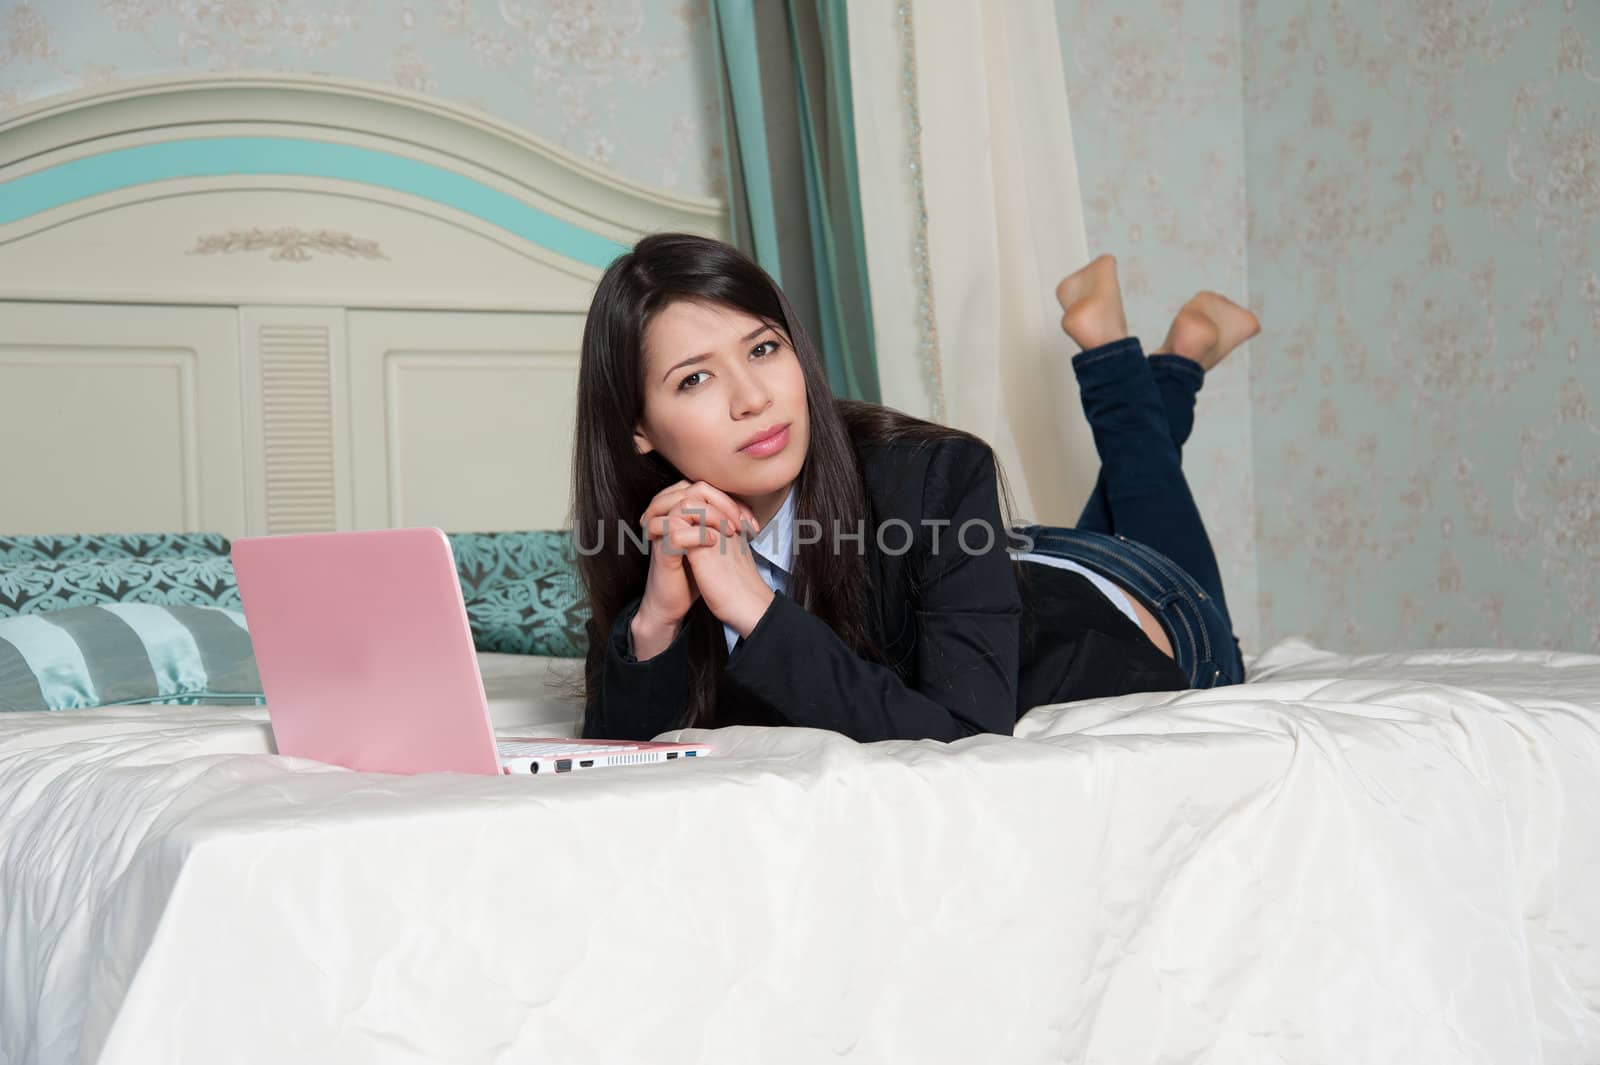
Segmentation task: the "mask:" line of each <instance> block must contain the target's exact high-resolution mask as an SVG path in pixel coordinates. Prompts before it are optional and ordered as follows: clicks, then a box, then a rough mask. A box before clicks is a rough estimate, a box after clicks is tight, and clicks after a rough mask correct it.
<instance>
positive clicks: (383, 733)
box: [233, 529, 711, 773]
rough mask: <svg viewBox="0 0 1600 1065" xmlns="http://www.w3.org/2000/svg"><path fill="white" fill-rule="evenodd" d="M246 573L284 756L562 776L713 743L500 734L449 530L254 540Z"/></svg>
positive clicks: (374, 767) (424, 769)
mask: <svg viewBox="0 0 1600 1065" xmlns="http://www.w3.org/2000/svg"><path fill="white" fill-rule="evenodd" d="M233 568H234V573H235V575H236V576H237V578H238V581H239V594H240V596H241V598H242V599H243V600H244V613H245V621H246V622H247V623H248V624H249V627H250V642H251V645H252V646H253V647H254V649H255V656H256V668H257V670H258V671H259V672H260V674H261V686H262V691H263V692H264V693H265V694H266V697H267V716H268V717H269V718H270V719H271V721H272V734H273V737H274V739H275V740H276V741H277V747H278V753H279V754H286V755H295V756H299V757H302V758H314V759H316V760H317V761H320V762H329V763H332V764H334V765H342V766H348V767H349V768H351V769H360V770H367V771H372V772H380V773H429V772H457V773H544V772H555V773H561V772H567V771H569V770H573V769H590V768H598V767H601V766H613V765H634V764H638V763H641V762H664V761H672V760H674V759H679V758H694V757H697V756H703V755H706V754H709V753H710V751H711V748H710V747H709V746H707V745H705V744H699V743H646V742H634V741H628V740H618V741H609V740H575V739H564V738H545V737H526V738H515V739H502V740H499V741H496V739H495V735H494V730H493V727H492V725H491V722H490V719H489V701H488V699H487V698H486V697H485V695H484V690H483V677H482V675H481V674H480V673H479V672H478V660H477V657H476V655H475V654H474V651H473V646H472V633H471V630H470V629H469V628H468V626H467V610H466V605H465V604H464V603H463V602H462V599H461V585H460V583H459V581H458V579H457V577H456V567H455V559H454V556H453V555H452V554H451V551H450V541H449V540H448V539H446V538H445V535H444V533H443V532H442V531H440V530H439V529H382V530H377V531H374V532H339V533H311V534H306V535H296V536H257V537H247V538H244V539H241V540H236V541H235V542H234V544H233Z"/></svg>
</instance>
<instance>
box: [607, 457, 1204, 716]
mask: <svg viewBox="0 0 1600 1065" xmlns="http://www.w3.org/2000/svg"><path fill="white" fill-rule="evenodd" d="M859 456H860V459H861V470H862V476H863V479H864V481H865V483H866V489H867V500H868V513H867V526H866V530H867V535H866V537H865V539H864V546H863V548H862V550H863V551H864V553H865V556H866V562H867V576H868V582H869V596H868V602H869V616H868V623H869V625H870V626H872V628H873V634H874V636H875V637H876V639H877V642H878V645H879V647H881V648H882V649H883V650H884V652H885V663H886V664H885V663H878V662H874V661H869V660H867V659H865V658H863V657H861V656H860V655H858V654H856V653H855V651H853V650H852V649H851V648H850V647H849V645H847V644H846V643H845V642H844V641H843V640H841V639H840V638H839V637H838V635H837V634H836V633H835V632H834V631H833V629H832V628H830V627H829V626H828V624H827V623H826V622H824V621H822V620H821V619H820V618H818V617H816V616H815V615H813V614H811V613H809V612H808V611H806V610H805V609H804V608H803V607H801V606H800V605H799V603H797V602H796V601H795V600H793V599H791V598H790V597H789V596H788V595H786V594H785V593H783V592H778V593H777V594H776V595H775V596H774V598H773V600H772V603H771V605H770V606H769V607H768V608H767V612H766V613H765V614H763V615H762V616H761V620H760V621H759V622H758V623H757V624H756V626H755V628H754V629H752V630H751V631H750V635H749V636H746V637H744V638H742V639H740V640H739V641H737V642H736V643H735V644H734V647H733V650H732V651H728V650H726V644H725V642H723V641H722V640H720V639H719V640H718V641H717V648H718V651H719V653H721V654H722V655H724V656H725V658H724V662H723V669H722V676H721V681H720V682H719V687H718V690H717V722H716V724H717V725H719V726H721V725H733V724H753V725H804V726H809V727H812V728H825V729H832V730H834V731H837V732H841V733H844V734H845V735H847V736H850V737H853V738H855V739H857V740H860V741H863V742H865V741H870V740H885V739H930V738H931V739H939V740H955V739H960V738H961V737H963V736H970V735H973V734H975V733H981V732H993V733H1003V734H1006V735H1009V734H1010V733H1011V731H1012V728H1013V726H1014V725H1015V723H1016V719H1017V718H1018V717H1020V716H1021V715H1022V714H1023V713H1025V712H1026V711H1027V710H1029V709H1031V708H1032V707H1034V706H1039V705H1042V704H1044V703H1053V702H1066V701H1069V700H1074V699H1085V698H1091V697H1095V696H1101V695H1116V694H1122V693H1125V692H1130V691H1155V690H1160V691H1171V690H1177V689H1180V688H1184V687H1186V686H1187V684H1186V680H1185V678H1184V676H1183V674H1182V672H1181V671H1179V670H1178V668H1177V666H1176V665H1175V664H1174V663H1173V661H1172V660H1171V659H1170V658H1168V657H1167V656H1166V655H1164V654H1163V653H1162V652H1161V651H1160V650H1159V649H1158V648H1157V647H1156V646H1155V645H1154V644H1152V643H1151V642H1150V640H1149V638H1148V637H1146V636H1145V634H1144V633H1143V631H1142V630H1140V628H1139V626H1137V625H1135V624H1134V623H1133V622H1131V621H1129V620H1128V618H1127V617H1126V616H1125V615H1123V614H1122V613H1120V612H1119V611H1118V610H1117V609H1116V608H1115V607H1113V606H1112V605H1111V604H1110V603H1109V602H1108V601H1107V600H1106V599H1105V597H1104V596H1102V595H1101V594H1100V593H1099V592H1098V591H1097V590H1096V589H1095V588H1094V586H1093V585H1092V584H1090V582H1089V581H1088V580H1087V579H1085V578H1084V577H1082V576H1080V575H1078V574H1075V573H1072V572H1070V571H1066V570H1060V569H1056V568H1054V567H1050V566H1043V565H1039V564H1036V563H1027V562H1017V561H1014V560H1012V559H1011V557H1010V556H1009V555H1008V554H1007V552H1006V548H1007V547H1008V546H1012V547H1016V548H1022V547H1025V546H1027V545H1026V544H1025V543H1024V542H1023V541H1021V539H1020V538H1018V537H1017V536H1016V534H1014V533H1013V534H1010V535H1009V537H1008V534H1007V533H1006V531H1005V525H1004V524H1003V522H1002V520H1001V516H1000V506H999V493H998V488H997V484H996V479H995V470H994V453H993V451H992V449H991V448H989V447H988V445H986V444H981V443H978V442H976V441H973V440H966V439H955V440H942V441H937V442H933V443H920V444H918V443H894V444H877V445H869V446H866V447H863V448H861V449H860V451H859ZM894 519H900V521H902V522H904V523H905V525H904V526H900V525H898V524H894V525H888V527H887V529H886V531H885V532H884V533H883V535H882V537H881V539H882V540H883V543H884V544H885V545H887V546H888V547H889V550H887V551H885V550H883V549H881V548H880V545H879V543H878V540H879V539H880V537H879V536H878V533H877V530H878V529H879V528H880V527H884V526H885V525H886V523H891V522H893V520H894ZM969 522H979V523H983V524H981V525H980V524H972V525H967V533H966V537H965V541H964V543H965V545H966V548H967V549H966V550H963V549H961V547H959V546H957V541H956V536H957V531H958V530H960V529H962V528H963V526H964V525H966V523H969ZM985 528H987V529H989V530H993V536H992V537H991V536H990V535H989V534H988V533H986V532H985ZM908 530H909V535H910V536H911V538H912V546H911V548H910V549H909V550H905V551H901V550H900V545H901V544H902V543H904V542H905V539H906V537H907V535H908ZM936 537H937V539H935V538H936ZM986 544H987V549H985V545H986ZM843 549H844V550H856V549H857V548H856V547H855V546H854V544H853V542H846V543H845V546H844V548H843ZM641 598H642V593H641V596H640V597H637V598H635V599H634V600H633V601H632V602H630V603H629V604H628V605H627V606H626V607H625V608H624V609H623V610H622V611H621V612H620V613H619V614H618V615H617V618H616V620H615V622H614V624H613V625H612V627H611V631H610V633H609V639H604V640H596V639H595V636H597V635H599V634H597V633H595V632H593V631H592V629H593V626H592V625H591V633H590V637H591V638H590V644H591V646H590V649H589V653H590V655H591V656H593V655H598V654H603V655H604V659H605V660H604V663H603V668H602V670H601V674H600V677H601V679H600V684H599V686H598V690H597V691H591V692H590V693H589V699H588V705H587V707H586V710H585V714H584V725H583V735H584V736H586V737H597V738H609V739H649V738H650V737H652V736H655V735H658V734H660V733H662V732H666V731H668V730H670V729H674V728H679V727H681V726H682V720H681V718H682V715H683V712H684V710H685V707H686V705H687V701H688V682H689V657H688V640H687V639H686V638H685V633H686V632H687V626H685V627H683V628H681V629H680V630H679V632H678V635H677V637H676V638H675V639H674V641H673V642H672V644H671V645H669V646H668V647H667V648H666V650H664V651H662V652H661V653H659V654H657V655H655V656H654V657H652V658H649V659H646V660H644V661H639V660H638V659H636V658H634V656H633V655H632V654H631V653H630V651H629V647H630V641H629V627H630V625H631V623H632V620H633V616H634V614H635V613H636V612H637V610H638V608H639V603H640V600H641Z"/></svg>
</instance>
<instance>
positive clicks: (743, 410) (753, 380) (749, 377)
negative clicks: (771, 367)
mask: <svg viewBox="0 0 1600 1065" xmlns="http://www.w3.org/2000/svg"><path fill="white" fill-rule="evenodd" d="M733 404H734V413H735V414H739V415H749V414H757V413H760V412H761V411H763V410H766V409H767V408H768V407H770V406H771V405H772V393H771V392H770V391H769V390H768V389H767V387H766V385H764V384H763V383H762V381H761V378H760V377H758V376H757V375H756V374H753V373H751V372H750V371H748V370H746V371H745V372H744V373H743V374H742V375H741V376H740V378H739V382H738V387H737V388H736V389H734V399H733Z"/></svg>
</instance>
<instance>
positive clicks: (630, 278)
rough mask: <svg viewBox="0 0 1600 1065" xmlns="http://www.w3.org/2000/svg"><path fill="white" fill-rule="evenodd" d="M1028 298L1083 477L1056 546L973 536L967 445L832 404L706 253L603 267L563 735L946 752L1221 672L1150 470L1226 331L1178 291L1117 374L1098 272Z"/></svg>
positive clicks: (719, 254)
mask: <svg viewBox="0 0 1600 1065" xmlns="http://www.w3.org/2000/svg"><path fill="white" fill-rule="evenodd" d="M1056 295H1057V297H1058V298H1059V299H1060V301H1061V305H1062V308H1063V310H1064V312H1065V313H1064V314H1063V316H1062V319H1061V324H1062V327H1063V329H1064V330H1065V331H1066V333H1067V335H1068V336H1070V337H1071V338H1072V340H1073V341H1075V342H1076V343H1077V344H1078V345H1079V347H1081V348H1082V349H1083V350H1082V352H1081V353H1080V354H1078V355H1076V356H1074V357H1073V359H1072V365H1073V370H1074V371H1075V373H1076V375H1077V379H1078V384H1079V388H1080V392H1081V395H1082V401H1083V406H1084V411H1085V413H1086V414H1087V415H1088V419H1089V425H1090V427H1091V429H1092V430H1093V433H1094V440H1095V446H1096V449H1097V450H1098V451H1099V453H1100V460H1101V474H1100V479H1099V482H1098V483H1097V484H1096V486H1095V489H1094V492H1093V494H1092V495H1091V497H1090V499H1089V502H1088V505H1087V507H1086V508H1085V510H1084V512H1083V515H1082V517H1081V518H1080V519H1079V521H1078V525H1077V527H1076V528H1071V529H1069V528H1061V527H1053V526H1045V525H1036V524H1028V525H1015V526H1013V525H1010V524H1009V523H1007V522H1003V521H1002V519H1001V514H1000V507H999V492H1000V491H1002V490H1003V489H1004V478H1003V477H1002V476H1000V474H999V471H998V470H997V464H996V461H995V457H994V452H993V451H992V449H991V448H990V447H989V446H988V445H987V444H985V443H984V442H983V441H982V440H980V439H978V438H977V437H975V436H973V435H971V434H969V433H965V432H961V431H959V430H956V429H951V428H948V427H945V426H940V425H937V424H934V423H932V422H927V421H923V420H921V419H918V418H914V417H911V416H909V415H906V414H903V413H901V412H899V411H896V410H894V409H892V408H888V407H883V406H879V405H877V404H871V403H863V402H858V401H854V400H842V399H835V398H834V397H833V395H832V394H831V392H830V391H829V387H828V383H827V378H826V376H825V373H824V370H823V366H822V361H821V359H820V358H819V357H818V354H817V351H816V348H815V347H814V346H813V345H812V343H811V340H810V339H809V337H808V336H807V335H806V332H805V330H804V328H803V327H802V326H801V323H800V322H799V321H798V320H797V319H796V317H795V315H794V312H793V310H792V308H791V307H790V305H789V303H788V300H787V299H786V298H785V297H784V295H783V293H782V292H781V291H780V290H779V288H778V286H777V285H776V284H775V283H774V282H773V281H772V279H771V278H770V277H768V276H767V274H766V273H765V272H763V271H762V270H761V269H760V268H759V267H758V266H757V265H756V264H755V263H753V262H752V261H750V260H749V259H748V258H746V257H745V256H744V255H743V254H741V253H740V252H739V251H737V250H736V249H734V248H732V247H729V246H728V245H726V244H722V243H719V242H716V241H712V240H707V239H704V238H701V237H694V236H687V235H682V234H659V235H655V236H650V237H646V238H645V239H644V240H641V241H640V242H639V243H638V245H637V246H635V248H634V249H633V251H631V252H630V253H628V254H626V255H624V256H622V257H621V258H620V259H618V260H617V261H616V262H615V263H613V264H612V265H611V267H610V269H609V270H607V271H606V274H605V277H604V278H603V279H602V280H601V282H600V285H599V288H598V289H597V290H596V292H595V296H594V302H593V304H592V305H591V307H590V309H589V316H588V322H587V325H586V327H585V330H584V337H583V357H582V365H581V368H580V370H579V384H578V412H577V447H576V452H575V457H574V466H575V469H574V498H575V501H576V506H575V517H576V523H575V534H576V536H577V548H578V552H579V559H578V565H579V570H580V573H581V576H582V579H583V581H584V584H585V587H586V591H587V595H588V601H589V606H590V610H591V615H592V619H591V621H590V623H589V655H588V660H587V664H586V665H587V668H586V676H585V680H586V688H587V696H586V712H585V717H584V726H583V734H584V735H585V736H588V737H600V738H613V739H624V738H626V739H645V738H649V737H651V736H655V735H657V734H659V733H661V732H665V731H668V730H670V729H674V728H682V727H703V728H715V727H720V726H724V725H733V724H756V725H803V726H809V727H813V728H825V729H833V730H836V731H838V732H841V733H844V734H845V735H847V736H851V737H854V738H855V739H857V740H861V741H868V740H884V739H923V738H934V739H940V740H954V739H959V738H960V737H962V736H968V735H972V734H974V733H981V732H995V733H1004V734H1009V733H1010V732H1011V731H1012V727H1013V725H1014V724H1015V722H1016V719H1017V718H1018V717H1019V716H1020V715H1021V714H1022V713H1025V712H1026V711H1027V710H1029V709H1031V708H1032V707H1034V706H1038V705H1042V704H1045V703H1053V702H1065V701H1069V700H1074V699H1085V698H1091V697H1095V696H1103V695H1115V694H1122V693H1126V692H1137V691H1162V690H1177V689H1181V688H1187V687H1212V686H1217V685H1223V684H1235V683H1238V682H1239V681H1241V680H1243V679H1244V670H1243V665H1242V663H1241V660H1240V654H1239V645H1238V641H1237V640H1236V639H1235V638H1234V636H1233V633H1232V628H1231V624H1230V622H1229V619H1228V610H1227V605H1226V602H1225V600H1224V598H1223V593H1222V583H1221V578H1220V576H1219V574H1218V570H1217V563H1216V559H1215V557H1214V556H1213V554H1212V550H1211V545H1210V542H1209V541H1208V540H1207V538H1206V532H1205V528H1204V526H1203V525H1202V523H1201V519H1200V514H1199V511H1198V510H1197V509H1196V507H1195V504H1194V500H1193V498H1192V497H1191V495H1190V492H1189V487H1188V484H1187V483H1186V481H1185V479H1184V475H1183V470H1182V468H1181V467H1180V465H1179V459H1180V449H1181V448H1182V446H1183V443H1184V441H1185V440H1186V439H1187V438H1188V436H1189V430H1190V427H1191V425H1192V422H1193V417H1194V403H1195V394H1196V393H1197V392H1198V391H1199V389H1200V386H1201V383H1202V380H1203V378H1204V374H1205V371H1206V370H1208V369H1210V368H1211V367H1212V366H1215V365H1216V364H1217V362H1218V361H1219V360H1221V359H1222V358H1223V357H1224V356H1225V355H1227V354H1228V352H1229V351H1230V350H1232V349H1233V348H1234V347H1235V346H1236V345H1238V344H1239V343H1240V342H1241V341H1243V340H1245V339H1247V338H1248V337H1250V336H1252V335H1254V333H1255V332H1256V330H1257V324H1256V320H1255V318H1254V317H1253V316H1252V315H1251V314H1250V313H1249V312H1248V311H1246V310H1244V309H1243V308H1241V307H1238V306H1237V305H1235V304H1233V303H1230V302H1229V301H1227V300H1225V299H1223V298H1222V297H1220V296H1216V295H1214V294H1210V293H1202V294H1201V295H1199V296H1196V297H1195V298H1194V299H1193V300H1191V301H1190V302H1189V303H1188V304H1186V305H1185V306H1184V308H1183V309H1182V310H1181V311H1179V313H1178V316H1177V318H1176V320H1174V322H1173V323H1172V327H1171V329H1170V331H1169V332H1168V334H1167V339H1166V342H1165V343H1164V344H1163V345H1162V348H1161V350H1160V352H1158V353H1156V354H1152V355H1151V356H1149V357H1148V358H1146V356H1145V355H1144V353H1143V352H1142V351H1141V350H1140V347H1139V341H1138V340H1137V339H1136V338H1134V337H1131V336H1129V335H1128V330H1127V325H1126V322H1125V320H1124V318H1123V310H1122V296H1121V292H1120V290H1119V288H1118V285H1117V277H1116V266H1115V262H1114V261H1113V260H1112V259H1111V258H1110V257H1109V256H1102V257H1101V258H1099V259H1096V260H1095V261H1094V262H1093V263H1090V264H1089V265H1088V266H1087V267H1085V268H1084V269H1083V270H1080V271H1079V272H1078V273H1075V274H1073V275H1071V276H1069V277H1067V278H1066V279H1065V280H1063V281H1062V282H1061V284H1060V286H1059V287H1058V288H1057V290H1056ZM1007 500H1008V502H1009V493H1007Z"/></svg>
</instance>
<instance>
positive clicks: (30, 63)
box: [0, 0, 723, 196]
mask: <svg viewBox="0 0 1600 1065" xmlns="http://www.w3.org/2000/svg"><path fill="white" fill-rule="evenodd" d="M249 70H266V71H278V72H292V73H308V74H325V75H331V76H336V77H348V78H362V79H366V80H370V81H378V82H384V83H388V84H393V85H399V86H401V87H403V88H406V89H412V90H415V91H417V92H423V93H428V94H430V95H434V96H438V97H441V98H443V99H447V100H451V101H454V102H456V103H462V104H467V105H469V106H472V107H476V108H479V109H481V110H483V111H486V112H488V113H489V114H491V115H494V116H495V117H497V118H501V119H504V120H506V121H509V122H512V123H515V124H517V125H519V126H521V127H523V128H525V129H527V130H529V131H530V132H532V133H534V134H535V135H537V136H540V137H543V138H545V139H546V140H549V141H553V142H554V143H556V144H559V145H561V146H562V147H564V148H566V149H568V150H569V151H571V152H573V153H574V154H575V155H578V156H580V157H581V158H584V159H587V160H590V161H591V162H595V163H598V164H600V165H602V166H605V167H608V168H610V169H611V170H614V171H616V172H617V173H619V174H622V175H624V176H626V177H629V178H632V179H634V180H637V181H641V182H644V183H645V184H647V185H651V186H655V187H658V188H666V189H673V190H676V191H679V192H683V193H687V194H691V195H698V196H720V195H721V194H722V186H723V176H722V157H721V150H722V149H721V134H720V132H719V129H720V127H719V119H718V110H717V97H716V82H715V80H714V77H713V75H714V71H715V66H714V63H713V60H712V36H711V25H710V22H709V15H708V10H707V7H706V4H705V0H683V2H680V3H647V2H646V0H588V2H583V0H549V2H545V3H533V2H504V3H501V2H495V0H411V2H403V3H392V2H389V0H219V2H212V3H194V2H192V0H49V2H43V0H34V2H29V3H15V2H12V0H3V2H0V109H4V108H7V107H12V106H15V105H17V104H19V103H23V102H25V101H28V100H33V99H37V98H39V97H42V96H48V95H51V94H53V93H57V92H63V91H66V90H68V89H74V88H79V87H83V86H87V85H93V84H98V83H103V82H109V81H114V80H117V79H122V78H131V77H141V76H147V75H153V74H163V73H172V72H178V71H249Z"/></svg>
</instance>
